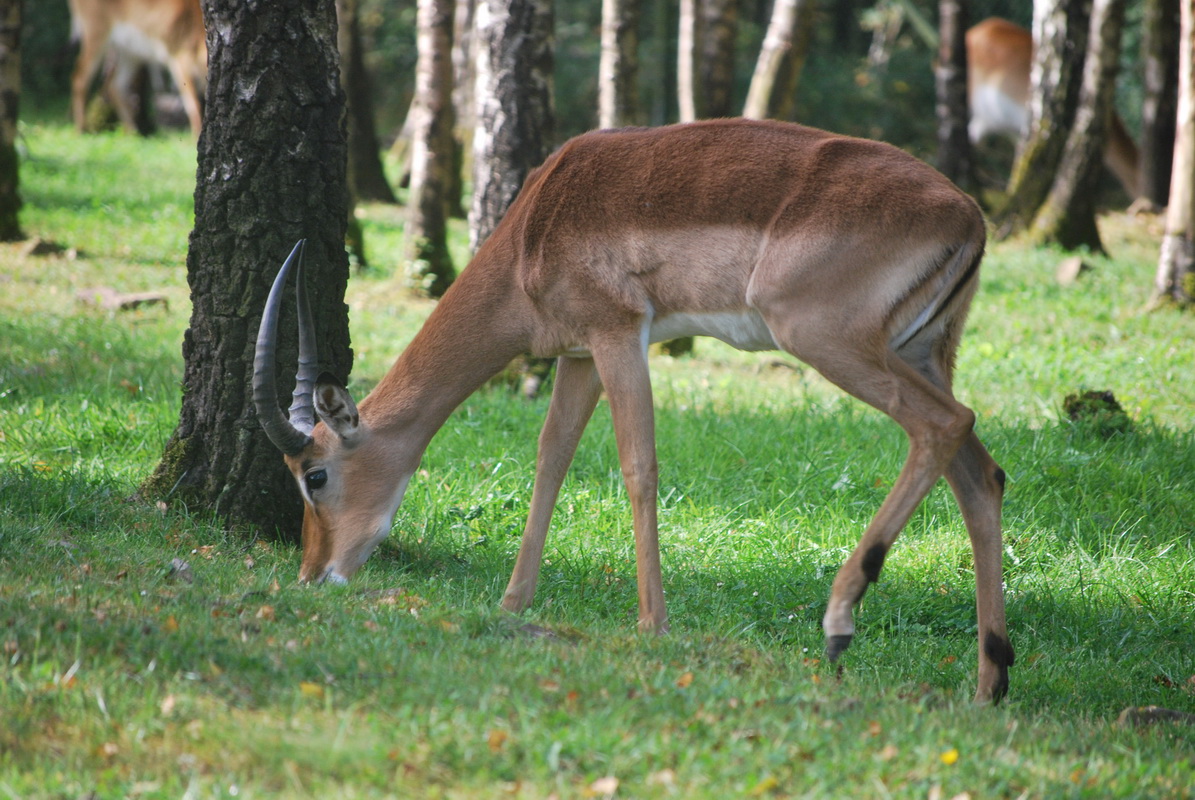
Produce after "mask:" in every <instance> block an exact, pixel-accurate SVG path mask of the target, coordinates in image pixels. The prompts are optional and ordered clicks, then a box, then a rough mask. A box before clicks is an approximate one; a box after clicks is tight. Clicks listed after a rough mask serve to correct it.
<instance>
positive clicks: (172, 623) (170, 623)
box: [162, 614, 178, 633]
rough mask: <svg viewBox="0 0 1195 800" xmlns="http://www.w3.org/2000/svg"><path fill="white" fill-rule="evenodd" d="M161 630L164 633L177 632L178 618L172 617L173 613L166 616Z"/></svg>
mask: <svg viewBox="0 0 1195 800" xmlns="http://www.w3.org/2000/svg"><path fill="white" fill-rule="evenodd" d="M162 630H164V631H166V633H178V620H177V619H175V618H174V615H173V614H171V615H170V616H168V617H166V621H165V622H163V623H162Z"/></svg>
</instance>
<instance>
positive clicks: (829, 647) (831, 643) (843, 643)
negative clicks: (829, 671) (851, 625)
mask: <svg viewBox="0 0 1195 800" xmlns="http://www.w3.org/2000/svg"><path fill="white" fill-rule="evenodd" d="M852 638H853V636H852V635H851V634H849V633H845V634H842V633H840V634H836V635H834V636H827V637H826V658H827V659H828V660H829V661H830V663H831V664H832V663H834V662H835V661H837V660H838V657H839V656H840V655H842V651H844V650H846V649H847V648H848V647H850V646H851V639H852Z"/></svg>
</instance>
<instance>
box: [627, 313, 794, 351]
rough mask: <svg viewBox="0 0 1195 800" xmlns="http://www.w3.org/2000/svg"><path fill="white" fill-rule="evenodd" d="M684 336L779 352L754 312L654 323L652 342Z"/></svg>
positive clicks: (672, 318)
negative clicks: (709, 338) (708, 337)
mask: <svg viewBox="0 0 1195 800" xmlns="http://www.w3.org/2000/svg"><path fill="white" fill-rule="evenodd" d="M682 336H712V337H714V338H715V339H721V340H722V341H724V342H726V343H727V344H728V345H730V346H731V347H736V348H738V349H739V350H776V349H777V344H776V339H775V338H774V337H773V336H772V332H771V330H769V329H768V326H767V325H766V324H765V323H764V321H763V318H762V317H761V316H760V315H759V314H758V313H757V312H755V311H713V312H704V313H682V314H668V315H667V316H662V317H656V318H654V319H653V320H652V321H651V327H650V328H649V330H648V333H647V338H648V341H649V342H666V341H668V340H669V339H678V338H680V337H682Z"/></svg>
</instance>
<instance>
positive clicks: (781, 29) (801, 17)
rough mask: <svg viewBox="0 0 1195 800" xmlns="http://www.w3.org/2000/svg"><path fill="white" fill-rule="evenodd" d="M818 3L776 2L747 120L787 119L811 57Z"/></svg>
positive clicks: (811, 0) (745, 111)
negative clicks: (809, 55) (814, 5)
mask: <svg viewBox="0 0 1195 800" xmlns="http://www.w3.org/2000/svg"><path fill="white" fill-rule="evenodd" d="M813 3H814V0H776V4H775V5H774V6H773V7H772V19H771V21H770V22H769V23H768V32H767V34H766V35H765V36H764V40H763V45H762V47H761V48H760V50H759V59H758V60H757V61H756V62H755V72H754V73H753V74H752V76H751V87H750V88H749V89H748V90H747V102H746V103H745V104H744V106H743V116H744V117H748V118H750V119H765V118H769V117H770V118H772V119H787V118H788V117H789V115H790V114H791V113H792V109H793V105H794V101H795V98H796V93H797V85H798V83H799V82H800V80H801V70H802V68H804V66H805V57H806V56H807V55H808V53H809V40H810V34H811V33H812V30H813Z"/></svg>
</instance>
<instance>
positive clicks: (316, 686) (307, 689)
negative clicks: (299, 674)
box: [299, 681, 324, 697]
mask: <svg viewBox="0 0 1195 800" xmlns="http://www.w3.org/2000/svg"><path fill="white" fill-rule="evenodd" d="M299 693H300V694H302V695H303V696H304V697H323V696H324V686H323V684H321V683H315V682H314V681H303V682H302V683H300V684H299Z"/></svg>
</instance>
